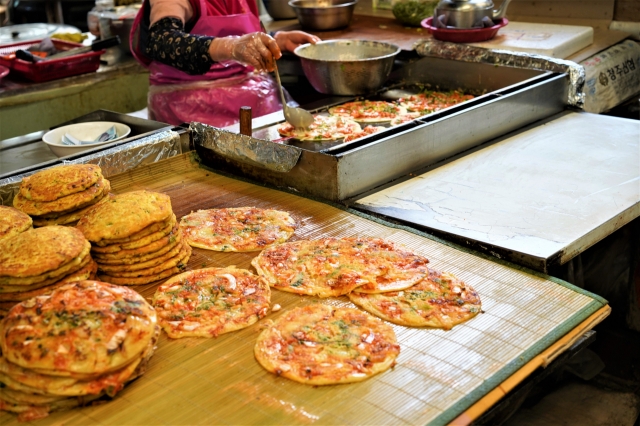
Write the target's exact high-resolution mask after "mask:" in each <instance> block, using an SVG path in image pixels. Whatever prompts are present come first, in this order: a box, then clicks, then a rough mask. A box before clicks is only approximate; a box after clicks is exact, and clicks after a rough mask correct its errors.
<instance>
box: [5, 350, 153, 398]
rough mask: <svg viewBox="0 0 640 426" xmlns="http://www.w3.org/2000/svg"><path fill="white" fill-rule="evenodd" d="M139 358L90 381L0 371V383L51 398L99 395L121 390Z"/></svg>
mask: <svg viewBox="0 0 640 426" xmlns="http://www.w3.org/2000/svg"><path fill="white" fill-rule="evenodd" d="M141 360H142V359H141V358H137V359H135V360H133V362H130V363H129V364H127V365H126V366H125V367H123V368H120V369H119V370H116V371H113V372H110V373H105V374H103V375H101V376H99V377H97V378H95V379H92V380H77V379H74V378H71V377H56V376H51V375H45V374H40V373H36V372H33V371H30V370H27V369H23V373H21V374H16V375H10V374H7V373H5V372H3V371H0V382H2V383H4V384H5V385H6V386H7V387H8V388H10V389H14V390H18V391H22V392H28V393H35V394H40V395H51V396H81V395H91V394H99V393H101V392H105V391H107V390H109V392H112V391H114V390H115V392H117V391H118V390H120V389H122V387H123V386H124V383H126V381H127V379H128V378H129V377H130V376H131V375H132V374H133V373H134V371H135V370H136V368H137V367H138V364H140V362H141Z"/></svg>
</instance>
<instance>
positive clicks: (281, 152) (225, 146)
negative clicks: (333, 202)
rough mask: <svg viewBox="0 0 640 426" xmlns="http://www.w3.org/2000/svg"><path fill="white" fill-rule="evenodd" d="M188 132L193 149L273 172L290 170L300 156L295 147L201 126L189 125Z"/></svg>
mask: <svg viewBox="0 0 640 426" xmlns="http://www.w3.org/2000/svg"><path fill="white" fill-rule="evenodd" d="M189 131H190V132H191V138H192V140H193V143H194V144H195V145H197V146H202V147H204V148H207V149H210V150H212V151H213V152H215V153H216V154H218V155H220V156H221V157H223V158H228V159H232V160H235V161H238V162H240V163H244V164H250V165H252V166H256V167H260V168H263V169H267V170H273V171H276V172H288V171H290V170H291V169H292V168H293V167H294V166H295V165H296V164H297V163H298V159H299V158H300V154H301V153H302V150H300V148H297V147H295V146H291V145H280V144H277V143H274V142H271V141H265V140H262V139H256V138H254V137H251V136H246V135H241V134H238V133H232V132H229V131H227V130H223V129H219V128H217V127H212V126H209V125H206V124H202V123H196V122H193V123H191V124H190V125H189Z"/></svg>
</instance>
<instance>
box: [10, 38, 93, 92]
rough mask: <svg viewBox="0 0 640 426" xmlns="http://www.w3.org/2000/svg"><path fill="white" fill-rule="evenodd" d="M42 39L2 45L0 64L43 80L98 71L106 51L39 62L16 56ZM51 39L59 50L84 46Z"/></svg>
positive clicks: (38, 80) (30, 77)
mask: <svg viewBox="0 0 640 426" xmlns="http://www.w3.org/2000/svg"><path fill="white" fill-rule="evenodd" d="M41 41H42V40H31V41H28V42H21V43H14V44H6V45H4V46H0V65H3V66H5V67H7V68H9V69H10V70H11V75H14V76H15V75H19V76H22V77H24V78H26V79H28V80H31V81H35V82H43V81H50V80H56V79H59V78H64V77H69V76H72V75H78V74H85V73H88V72H93V71H96V70H97V69H98V68H99V67H100V55H102V54H103V53H105V51H104V50H98V51H96V52H87V53H80V54H78V55H72V56H67V57H65V58H59V59H51V60H42V61H38V62H28V61H23V60H22V59H18V58H16V57H15V55H14V53H15V51H16V50H20V49H23V50H26V49H28V48H29V47H31V46H34V45H36V46H37V45H38V44H40V42H41ZM51 41H52V42H53V44H54V46H55V47H56V49H58V50H69V49H75V48H77V47H82V46H83V45H82V44H80V43H73V42H70V41H64V40H57V39H51Z"/></svg>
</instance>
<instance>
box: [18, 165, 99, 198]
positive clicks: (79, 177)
mask: <svg viewBox="0 0 640 426" xmlns="http://www.w3.org/2000/svg"><path fill="white" fill-rule="evenodd" d="M101 179H103V176H102V170H101V169H100V167H99V166H97V165H94V164H65V165H60V166H56V167H52V168H50V169H45V170H41V171H39V172H37V173H34V174H33V175H31V176H27V177H25V178H24V179H22V182H21V183H20V195H21V196H22V197H24V198H25V199H27V200H33V201H54V200H57V199H58V198H62V197H65V196H67V195H71V194H75V193H78V192H82V191H85V190H86V189H87V188H89V187H90V186H92V185H94V184H95V183H96V182H98V181H100V180H101Z"/></svg>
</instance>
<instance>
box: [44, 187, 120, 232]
mask: <svg viewBox="0 0 640 426" xmlns="http://www.w3.org/2000/svg"><path fill="white" fill-rule="evenodd" d="M109 196H110V194H109V191H106V192H103V193H102V195H100V198H98V199H97V201H96V203H95V204H90V205H88V206H86V207H83V208H81V209H78V210H74V211H72V212H69V213H64V214H58V215H55V217H44V216H35V217H34V218H33V224H34V226H52V225H73V224H75V223H76V222H78V221H79V220H80V218H81V217H82V216H84V215H85V214H87V212H88V211H89V209H92V208H93V207H94V206H96V205H97V204H100V203H104V202H105V201H107V199H108V198H109Z"/></svg>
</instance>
